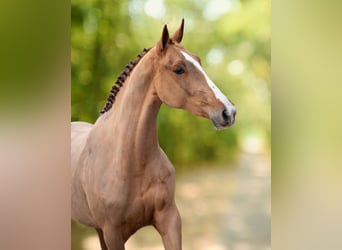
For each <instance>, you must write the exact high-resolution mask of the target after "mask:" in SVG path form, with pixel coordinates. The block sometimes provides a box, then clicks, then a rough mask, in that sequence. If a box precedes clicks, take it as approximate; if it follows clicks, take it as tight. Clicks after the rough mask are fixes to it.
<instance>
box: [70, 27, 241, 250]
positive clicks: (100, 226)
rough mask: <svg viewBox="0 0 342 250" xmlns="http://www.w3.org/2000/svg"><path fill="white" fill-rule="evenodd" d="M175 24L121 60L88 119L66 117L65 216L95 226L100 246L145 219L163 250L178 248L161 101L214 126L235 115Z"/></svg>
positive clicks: (113, 243)
mask: <svg viewBox="0 0 342 250" xmlns="http://www.w3.org/2000/svg"><path fill="white" fill-rule="evenodd" d="M183 28H184V20H182V23H181V25H180V27H179V28H178V29H177V31H176V32H175V33H174V35H173V36H172V37H169V32H168V29H167V26H166V25H165V26H164V29H163V32H162V36H161V39H160V40H159V41H158V42H157V44H156V45H155V46H154V47H152V48H150V49H144V51H143V52H142V53H141V54H140V55H139V56H138V59H137V60H136V61H134V62H131V63H130V64H128V65H127V66H126V69H125V71H124V72H123V73H122V74H121V75H120V76H119V77H118V80H117V81H116V86H113V88H112V90H111V93H110V95H109V97H108V100H107V103H106V106H105V107H104V109H103V111H102V112H101V113H102V115H101V116H100V117H99V118H98V119H97V121H96V122H95V124H94V125H93V124H89V123H85V122H72V124H71V144H72V146H71V161H72V162H71V165H72V184H71V185H72V189H71V195H72V202H71V204H72V205H71V206H72V212H71V214H72V219H73V220H75V221H78V222H80V223H82V224H85V225H88V226H90V227H93V228H95V229H96V231H97V233H98V236H99V239H100V244H101V247H102V249H110V250H122V249H125V242H126V241H127V240H128V238H129V237H130V236H131V235H132V234H134V233H135V232H136V231H137V230H138V229H139V228H141V227H144V226H147V225H153V226H154V227H155V228H156V230H157V231H158V232H159V234H160V235H161V237H162V240H163V244H164V247H165V249H166V250H180V249H181V248H182V246H181V220H180V215H179V213H178V209H177V207H176V204H175V200H174V193H175V169H174V167H173V166H172V164H171V162H170V161H169V160H168V158H167V156H166V155H165V153H164V152H163V150H162V149H161V148H160V146H159V143H158V136H157V114H158V111H159V108H160V106H161V104H162V103H165V104H167V105H168V106H171V107H174V108H181V109H184V110H187V111H189V112H191V113H192V114H194V115H197V116H201V117H205V118H208V119H210V120H211V121H212V122H213V124H214V125H215V127H216V128H218V129H221V128H226V127H229V126H231V125H232V124H233V123H234V121H235V114H236V109H235V107H234V105H233V104H232V103H231V102H230V101H229V100H228V99H227V98H226V97H225V96H224V95H223V94H222V92H221V91H220V90H219V89H218V88H217V87H216V86H215V84H214V83H213V82H212V81H211V80H210V79H209V77H208V76H207V74H206V73H205V72H204V70H203V69H202V67H201V63H200V60H199V58H198V57H197V56H196V55H194V54H191V53H190V52H189V51H187V50H186V49H185V48H184V47H182V46H181V45H180V42H181V40H182V37H183ZM119 90H121V91H119ZM114 99H115V102H114Z"/></svg>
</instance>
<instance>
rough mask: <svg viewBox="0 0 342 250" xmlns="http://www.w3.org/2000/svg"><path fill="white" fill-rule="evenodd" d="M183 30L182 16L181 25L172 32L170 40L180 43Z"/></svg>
mask: <svg viewBox="0 0 342 250" xmlns="http://www.w3.org/2000/svg"><path fill="white" fill-rule="evenodd" d="M183 31H184V18H182V22H181V25H180V26H179V28H178V30H177V31H176V32H175V34H173V36H172V40H174V41H176V42H178V43H180V42H181V41H182V38H183Z"/></svg>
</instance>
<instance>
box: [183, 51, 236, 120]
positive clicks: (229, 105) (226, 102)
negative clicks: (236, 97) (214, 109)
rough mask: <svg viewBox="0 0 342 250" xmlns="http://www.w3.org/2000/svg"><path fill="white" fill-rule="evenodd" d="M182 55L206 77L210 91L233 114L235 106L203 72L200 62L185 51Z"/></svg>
mask: <svg viewBox="0 0 342 250" xmlns="http://www.w3.org/2000/svg"><path fill="white" fill-rule="evenodd" d="M181 53H182V54H183V56H184V57H185V59H186V60H188V61H189V62H191V63H192V64H193V65H195V67H196V68H197V69H198V70H199V71H200V72H202V74H203V75H204V77H205V79H206V81H207V84H208V85H209V87H210V89H211V90H212V91H213V93H214V95H215V97H216V98H217V99H218V100H220V101H221V102H222V103H223V105H224V106H225V107H226V109H227V110H228V112H229V114H232V112H233V110H235V107H234V105H233V104H232V103H231V102H230V101H229V100H228V98H227V97H226V96H225V95H224V94H222V92H221V90H219V88H218V87H216V85H215V83H213V81H212V80H210V78H209V77H208V75H207V74H206V73H205V71H204V70H203V68H202V67H201V65H200V64H199V62H197V61H196V60H195V59H194V58H193V57H192V56H190V55H189V54H187V53H185V52H184V51H181Z"/></svg>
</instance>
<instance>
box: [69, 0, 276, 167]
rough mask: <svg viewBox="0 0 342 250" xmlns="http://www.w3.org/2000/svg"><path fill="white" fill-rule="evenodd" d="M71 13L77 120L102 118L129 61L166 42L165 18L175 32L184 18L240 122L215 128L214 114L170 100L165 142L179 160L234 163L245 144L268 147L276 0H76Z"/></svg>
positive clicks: (193, 45) (187, 37)
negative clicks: (211, 116)
mask: <svg viewBox="0 0 342 250" xmlns="http://www.w3.org/2000/svg"><path fill="white" fill-rule="evenodd" d="M71 14H72V15H71V21H72V27H71V32H72V48H71V67H72V79H71V80H72V120H73V121H75V120H81V121H88V122H94V121H95V120H96V119H97V117H98V115H99V111H100V110H101V109H102V107H103V105H104V103H105V100H106V98H107V95H108V93H109V90H110V88H111V85H112V84H113V83H114V81H115V79H116V77H117V75H118V74H119V73H120V72H121V71H122V69H123V67H124V66H125V64H126V63H128V62H129V61H130V60H132V59H135V58H136V55H137V54H138V53H140V51H141V50H142V49H143V48H144V47H150V46H153V45H154V44H155V43H156V42H157V41H158V39H159V37H160V35H161V31H162V27H163V24H164V23H166V24H168V27H169V30H170V32H171V33H173V32H174V31H175V30H176V28H177V27H178V25H179V23H180V21H181V18H182V17H184V18H185V34H184V37H183V42H182V44H183V46H184V47H185V48H187V49H188V50H189V51H191V52H193V53H195V54H197V55H198V56H200V57H201V59H202V65H203V68H204V69H205V70H206V72H207V73H208V75H209V76H210V78H211V79H212V80H213V81H214V82H215V83H216V84H217V85H218V87H219V88H220V89H221V90H222V92H223V93H224V94H226V95H227V97H228V98H229V99H230V100H232V101H233V102H234V103H235V105H236V107H237V110H238V112H237V122H236V124H235V125H234V126H233V127H232V128H230V129H228V130H224V131H215V130H214V129H213V126H212V124H211V122H210V121H208V120H205V119H202V118H198V117H194V116H192V115H191V114H189V113H187V112H185V111H182V110H174V109H170V108H169V107H166V106H165V105H163V106H162V108H161V110H160V113H159V116H158V123H159V140H160V144H161V146H162V148H163V149H164V150H165V151H166V153H167V155H168V156H169V158H170V159H171V161H172V162H173V163H175V164H176V165H177V166H194V165H198V164H200V163H203V162H208V161H213V160H218V161H222V162H223V161H224V162H226V161H227V160H231V159H233V158H234V156H235V154H236V152H238V151H239V149H240V148H243V149H246V150H253V147H262V149H263V150H268V148H269V144H270V143H269V141H270V119H271V115H270V1H269V0H240V1H239V0H213V1H205V0H172V1H171V0H164V1H163V0H149V1H142V0H129V1H118V0H82V1H80V0H72V1H71ZM258 145H259V146H258ZM260 145H261V146H260ZM251 147H252V148H251Z"/></svg>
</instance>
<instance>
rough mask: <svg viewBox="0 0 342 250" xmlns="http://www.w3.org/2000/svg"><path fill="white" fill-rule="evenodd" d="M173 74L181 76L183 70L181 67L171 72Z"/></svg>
mask: <svg viewBox="0 0 342 250" xmlns="http://www.w3.org/2000/svg"><path fill="white" fill-rule="evenodd" d="M173 72H174V73H175V74H177V75H181V74H183V73H184V72H185V71H184V69H183V68H182V67H176V68H175V69H174V70H173Z"/></svg>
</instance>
